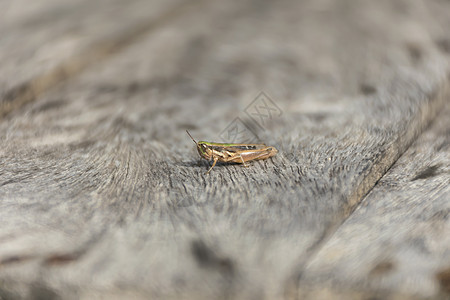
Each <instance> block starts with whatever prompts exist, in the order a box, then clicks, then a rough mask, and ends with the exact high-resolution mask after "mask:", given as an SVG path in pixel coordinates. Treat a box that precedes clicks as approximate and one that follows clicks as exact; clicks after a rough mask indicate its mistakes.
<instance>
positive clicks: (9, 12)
mask: <svg viewBox="0 0 450 300" xmlns="http://www.w3.org/2000/svg"><path fill="white" fill-rule="evenodd" d="M2 2H3V10H2V11H1V13H0V70H1V73H0V117H1V116H4V115H5V114H7V113H8V112H10V111H11V110H13V109H15V108H17V107H20V106H21V105H23V104H24V103H27V102H30V101H32V100H34V99H35V98H36V97H37V96H39V95H40V94H41V93H43V92H45V91H46V90H48V89H50V88H51V87H53V86H55V85H56V84H58V83H60V82H62V81H63V80H65V79H67V78H70V77H72V76H74V75H76V74H77V73H79V72H80V71H82V70H83V69H85V68H86V67H89V66H92V65H93V64H95V63H96V62H97V61H98V60H101V59H104V58H105V57H108V56H109V55H110V54H111V53H114V52H116V51H119V50H120V49H121V48H122V47H124V46H126V45H128V44H130V43H131V42H132V41H133V40H134V39H135V38H137V37H139V36H140V35H141V34H143V33H144V32H147V31H149V30H153V29H155V28H157V27H158V26H160V25H162V24H163V23H164V22H166V21H167V19H170V18H171V17H173V16H174V15H176V14H177V13H179V12H181V11H183V10H184V9H185V7H184V6H183V5H181V4H183V2H182V1H178V0H170V1H158V0H155V1H151V2H149V1H143V0H132V1H120V0H100V1H86V0H76V1H55V0H45V1H36V2H37V3H32V4H29V3H28V2H29V1H22V0H19V1H14V3H8V2H9V0H8V1H5V0H3V1H2ZM194 2H195V1H194Z"/></svg>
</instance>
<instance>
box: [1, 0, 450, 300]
mask: <svg viewBox="0 0 450 300" xmlns="http://www.w3.org/2000/svg"><path fill="white" fill-rule="evenodd" d="M425 8H426V7H425ZM435 8H439V9H438V11H439V12H440V14H438V15H437V17H436V15H434V14H432V13H431V12H432V11H430V10H427V9H424V2H422V1H395V2H391V1H377V2H374V1H358V2H352V1H339V2H338V1H336V2H334V1H330V2H329V1H304V2H294V1H277V2H275V1H240V2H239V3H230V2H225V1H205V2H199V3H196V4H195V6H189V9H182V10H181V11H180V13H179V14H177V16H176V17H174V18H172V19H171V20H170V22H165V23H164V25H163V26H160V27H158V29H157V30H152V31H149V32H148V33H147V34H142V35H141V36H140V38H139V39H136V40H135V41H134V42H133V43H132V44H130V45H129V47H126V48H122V51H117V52H116V55H114V56H110V57H109V59H108V60H103V61H101V62H98V63H97V64H96V65H95V67H94V66H90V68H88V70H87V71H86V72H83V73H82V74H80V76H78V77H74V78H71V80H70V81H69V82H67V83H66V84H64V85H61V86H57V87H55V88H54V89H52V90H51V91H47V92H46V93H45V94H42V95H40V96H39V97H37V98H36V99H35V101H34V102H33V103H31V104H29V105H27V106H25V107H22V108H20V109H16V110H13V111H10V113H9V114H8V115H6V117H5V118H4V119H3V120H2V122H1V123H0V222H1V225H0V245H1V247H0V297H3V298H6V299H9V298H14V297H17V298H27V297H28V298H37V297H43V298H52V297H53V298H60V297H62V298H64V299H66V298H68V299H70V298H83V299H91V298H93V297H101V296H103V297H109V298H111V297H117V298H123V297H134V298H143V299H144V298H149V297H150V298H178V299H180V298H185V299H213V298H215V299H217V298H219V299H220V298H242V299H250V298H251V299H261V298H267V299H276V298H280V297H286V298H296V297H301V296H303V294H302V293H303V290H301V289H300V293H299V292H298V287H299V279H300V288H301V287H302V281H301V280H302V278H306V277H305V274H306V273H305V272H307V271H308V270H309V269H308V268H309V267H310V266H311V264H310V262H311V260H312V259H315V258H316V257H318V256H317V255H318V253H320V252H318V251H319V250H320V249H321V248H322V247H323V246H324V245H325V248H324V249H326V245H327V240H328V239H329V238H330V236H333V237H334V235H333V233H334V232H335V231H336V229H337V228H338V227H339V226H340V225H341V224H342V223H343V222H344V221H345V219H346V218H347V217H348V216H349V215H350V214H351V212H352V211H353V210H354V209H355V208H356V207H357V206H358V204H359V203H360V201H361V199H362V198H363V196H364V195H365V194H366V193H367V192H368V191H369V190H370V189H372V188H373V187H374V186H375V184H376V182H377V181H378V180H379V179H380V178H381V177H382V176H383V174H384V173H385V172H386V171H387V170H388V169H389V168H390V167H391V166H392V165H393V163H394V162H395V161H396V160H397V159H398V158H399V157H400V155H401V154H402V153H403V152H404V151H405V150H406V149H407V148H408V147H409V146H410V145H411V143H412V142H413V141H414V140H415V139H416V137H417V136H418V135H419V134H420V133H421V132H422V131H423V129H424V128H425V127H426V126H427V125H428V124H429V123H430V121H431V120H432V119H433V118H434V117H435V116H436V114H437V112H438V111H439V110H440V109H441V108H442V107H444V106H447V105H448V81H449V67H448V56H446V55H448V53H447V52H446V48H445V41H446V39H447V38H448V36H447V33H446V31H445V30H443V28H442V27H441V24H443V23H445V21H446V19H445V14H444V12H443V11H444V9H447V7H446V6H444V4H442V5H438V4H436V7H435ZM133 13H134V12H133V11H131V12H129V15H128V17H127V18H130V19H132V16H133ZM108 28H109V27H108ZM49 86H52V85H49ZM260 91H265V92H266V93H267V95H268V96H269V97H270V98H271V99H272V101H273V103H275V104H276V106H277V107H278V108H279V109H280V110H281V115H279V114H274V115H273V116H272V117H271V118H265V119H264V121H265V123H264V124H263V126H262V127H258V125H257V124H254V122H253V123H252V124H253V125H250V126H249V128H248V129H247V131H246V133H247V135H248V136H253V135H254V134H255V135H257V136H258V137H259V139H260V140H262V141H264V142H266V143H267V144H269V145H273V146H275V147H277V148H278V149H279V154H278V155H277V156H276V157H274V158H273V159H270V160H267V161H259V162H256V163H253V164H252V166H251V167H250V168H243V167H241V166H240V165H220V166H217V167H215V168H214V169H213V171H212V172H211V173H210V174H209V175H205V174H204V172H205V171H206V170H207V168H208V166H209V165H208V163H207V162H205V161H200V159H199V158H198V155H197V153H196V152H195V150H194V147H193V143H192V141H191V140H190V139H189V138H188V137H187V136H186V134H185V132H184V131H185V129H189V130H190V131H191V133H192V134H193V135H194V137H196V138H198V139H202V140H220V139H222V138H223V136H224V135H223V134H220V133H223V130H224V129H226V128H229V127H227V126H228V125H229V124H230V123H231V122H232V121H233V120H235V118H237V117H238V118H240V120H244V121H245V122H246V123H251V119H250V118H249V116H248V115H247V114H246V113H245V111H246V110H247V111H251V110H252V109H254V107H253V106H252V105H254V104H251V103H253V102H252V101H253V99H254V98H255V96H256V95H258V94H259V92H260ZM249 105H250V106H249ZM261 109H262V108H261ZM257 120H260V119H257ZM227 133H228V132H226V131H225V134H227ZM446 138H447V137H446ZM444 200H445V199H444ZM444 231H445V230H444ZM447 231H448V230H447ZM361 247H362V246H361ZM306 266H308V268H305V267H306ZM335 274H336V276H339V275H338V273H335ZM393 282H395V281H393ZM349 284H351V282H349Z"/></svg>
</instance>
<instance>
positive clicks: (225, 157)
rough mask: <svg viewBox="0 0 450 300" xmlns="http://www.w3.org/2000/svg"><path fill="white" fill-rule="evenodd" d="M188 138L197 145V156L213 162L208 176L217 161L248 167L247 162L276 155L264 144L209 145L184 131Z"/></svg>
mask: <svg viewBox="0 0 450 300" xmlns="http://www.w3.org/2000/svg"><path fill="white" fill-rule="evenodd" d="M186 132H187V134H188V135H189V137H190V138H191V139H192V140H193V141H194V143H195V144H196V145H197V151H198V154H200V156H201V157H203V158H204V159H206V160H213V161H214V162H213V164H212V166H211V168H209V170H208V172H206V174H208V173H209V172H210V171H211V170H212V168H214V166H215V165H216V163H217V162H218V161H220V162H234V163H240V164H243V165H244V167H248V165H247V164H246V162H247V161H252V160H258V159H267V158H269V157H272V156H274V155H275V154H277V153H278V150H277V149H275V147H268V146H266V145H265V144H227V143H211V142H205V141H200V142H197V141H196V140H194V138H193V137H192V135H191V134H190V133H189V132H188V131H187V130H186Z"/></svg>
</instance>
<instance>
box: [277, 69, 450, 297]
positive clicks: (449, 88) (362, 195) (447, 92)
mask: <svg viewBox="0 0 450 300" xmlns="http://www.w3.org/2000/svg"><path fill="white" fill-rule="evenodd" d="M449 75H450V74H449ZM435 98H438V101H436V102H437V104H436V105H434V107H433V108H432V110H431V112H429V115H428V117H427V118H426V121H425V123H424V124H423V125H422V126H421V127H420V128H419V132H417V133H416V134H415V135H414V137H413V138H411V139H410V140H409V142H408V144H407V145H406V146H405V147H404V149H402V151H401V152H400V153H399V154H398V155H397V156H395V157H394V158H393V159H392V161H390V162H388V164H387V165H388V166H387V167H386V168H384V169H383V170H382V172H381V175H380V176H378V178H377V179H376V180H375V181H373V184H372V185H370V186H369V187H368V188H367V189H364V186H365V185H367V182H370V181H371V178H370V177H374V175H375V176H376V173H378V172H371V176H368V177H366V178H364V180H363V183H361V185H360V186H359V187H358V188H357V189H356V192H355V193H354V195H353V196H351V197H350V198H355V197H356V198H357V200H356V201H355V203H354V204H353V205H350V207H349V208H350V209H349V210H348V213H347V215H345V216H344V217H343V218H342V219H341V220H340V222H339V223H337V224H335V225H334V226H330V227H329V228H328V230H326V231H325V232H324V233H323V235H322V236H321V237H320V238H319V239H318V240H317V241H316V242H315V243H314V244H313V245H312V246H311V247H310V248H309V249H308V251H307V253H306V258H305V260H304V261H305V263H304V265H303V267H302V268H301V271H300V272H299V273H298V274H294V276H293V278H292V280H293V282H291V284H292V286H291V285H288V287H287V289H286V290H285V296H286V297H287V298H289V299H291V297H293V298H295V299H299V297H300V294H299V291H300V288H299V284H300V282H301V278H302V276H303V273H304V272H306V270H307V269H308V266H309V264H310V263H311V262H312V261H313V260H314V258H315V257H316V256H317V255H318V253H319V252H320V250H321V249H322V248H323V247H324V246H325V245H326V244H327V242H328V241H329V240H330V239H331V238H332V237H333V236H334V235H335V233H336V232H337V231H338V229H339V228H340V227H341V226H342V225H343V224H344V223H345V222H346V221H347V220H348V219H349V218H350V217H351V216H352V214H353V213H354V212H355V211H356V209H357V208H358V207H359V206H360V205H362V203H363V202H364V200H365V199H366V197H367V195H368V194H369V193H370V191H372V190H373V189H374V188H375V187H376V186H377V184H378V182H379V181H380V180H381V179H382V178H383V177H384V176H385V175H386V174H387V173H388V172H389V170H390V169H391V168H392V167H393V166H394V165H395V163H396V162H397V161H398V160H399V159H400V158H401V157H402V156H403V155H404V153H405V152H406V151H407V150H408V149H409V148H411V146H412V145H413V144H414V143H415V142H416V141H417V140H418V139H419V138H420V136H422V135H423V134H424V132H425V131H426V130H427V129H429V128H431V127H432V125H433V123H434V121H435V119H437V118H439V117H441V116H443V115H444V114H445V111H444V112H441V108H443V107H444V105H445V103H446V101H447V102H448V100H447V99H449V98H450V76H447V80H446V81H444V82H443V84H442V86H441V87H440V89H439V92H438V93H437V95H436V97H435ZM377 165H382V164H377ZM374 173H375V174H374ZM364 183H365V184H364ZM358 195H359V196H358ZM291 287H292V288H291Z"/></svg>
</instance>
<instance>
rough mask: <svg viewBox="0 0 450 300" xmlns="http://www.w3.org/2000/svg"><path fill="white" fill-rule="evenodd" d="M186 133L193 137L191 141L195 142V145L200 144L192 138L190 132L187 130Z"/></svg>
mask: <svg viewBox="0 0 450 300" xmlns="http://www.w3.org/2000/svg"><path fill="white" fill-rule="evenodd" d="M186 133H187V134H188V135H189V136H190V137H191V139H192V140H193V141H194V143H195V144H196V145H197V144H198V143H197V142H196V141H195V140H194V138H193V137H192V135H191V134H190V133H189V131H187V130H186Z"/></svg>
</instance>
